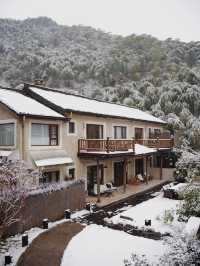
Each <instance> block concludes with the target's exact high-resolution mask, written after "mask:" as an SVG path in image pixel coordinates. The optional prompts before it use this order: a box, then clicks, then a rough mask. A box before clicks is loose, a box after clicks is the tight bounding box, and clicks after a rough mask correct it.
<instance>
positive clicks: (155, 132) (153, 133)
mask: <svg viewBox="0 0 200 266" xmlns="http://www.w3.org/2000/svg"><path fill="white" fill-rule="evenodd" d="M160 136H161V130H160V129H159V128H149V138H150V139H156V138H158V137H160Z"/></svg>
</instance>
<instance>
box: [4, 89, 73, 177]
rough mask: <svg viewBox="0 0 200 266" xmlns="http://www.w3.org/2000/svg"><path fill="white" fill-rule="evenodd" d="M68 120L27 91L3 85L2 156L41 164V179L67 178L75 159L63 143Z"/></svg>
mask: <svg viewBox="0 0 200 266" xmlns="http://www.w3.org/2000/svg"><path fill="white" fill-rule="evenodd" d="M67 120H68V118H67V117H65V116H64V115H62V114H60V113H58V112H56V111H54V110H53V109H51V108H49V107H47V106H45V105H43V104H41V103H39V102H38V101H36V100H34V99H32V98H30V97H27V96H25V95H23V93H20V92H18V91H15V90H11V89H4V88H0V157H7V158H8V159H11V160H12V159H16V160H17V159H22V160H25V161H27V162H28V163H29V164H30V167H32V166H34V167H39V168H40V169H41V170H42V171H43V174H44V178H43V180H41V181H56V180H59V179H60V178H64V176H65V173H66V165H68V164H71V162H72V160H71V158H70V157H69V156H68V154H67V152H66V150H65V149H64V145H63V137H64V136H63V132H64V131H63V128H64V127H65V124H66V122H67ZM38 181H39V180H36V182H38Z"/></svg>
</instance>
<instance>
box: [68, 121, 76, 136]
mask: <svg viewBox="0 0 200 266" xmlns="http://www.w3.org/2000/svg"><path fill="white" fill-rule="evenodd" d="M68 133H69V134H75V122H72V121H70V122H69V130H68Z"/></svg>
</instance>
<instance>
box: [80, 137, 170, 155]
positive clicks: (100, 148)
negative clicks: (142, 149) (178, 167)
mask: <svg viewBox="0 0 200 266" xmlns="http://www.w3.org/2000/svg"><path fill="white" fill-rule="evenodd" d="M135 144H141V145H144V146H147V147H150V148H157V149H160V148H173V146H174V142H173V139H137V140H135V139H131V140H130V139H110V138H107V139H79V140H78V152H79V153H80V152H81V151H87V152H107V153H109V152H115V151H122V152H123V151H133V152H134V151H135Z"/></svg>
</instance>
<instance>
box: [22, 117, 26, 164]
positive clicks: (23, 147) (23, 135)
mask: <svg viewBox="0 0 200 266" xmlns="http://www.w3.org/2000/svg"><path fill="white" fill-rule="evenodd" d="M25 120H26V116H25V115H23V117H22V160H25Z"/></svg>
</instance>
